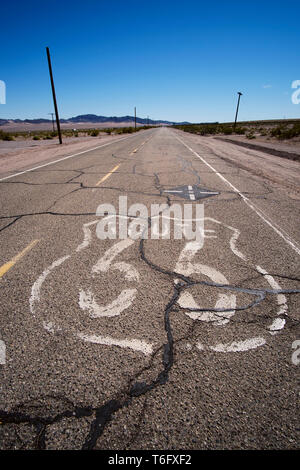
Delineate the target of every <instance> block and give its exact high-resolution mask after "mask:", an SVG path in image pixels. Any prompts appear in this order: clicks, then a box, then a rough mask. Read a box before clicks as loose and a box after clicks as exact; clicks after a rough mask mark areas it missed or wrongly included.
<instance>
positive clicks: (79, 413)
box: [0, 157, 300, 450]
mask: <svg viewBox="0 0 300 470" xmlns="http://www.w3.org/2000/svg"><path fill="white" fill-rule="evenodd" d="M118 158H120V157H118ZM186 170H187V171H186ZM183 171H186V172H187V173H190V174H194V175H195V176H196V177H197V178H198V182H200V176H199V175H198V173H197V172H195V171H194V170H193V168H192V166H191V165H189V164H187V163H183ZM133 172H134V173H133V174H136V173H135V172H136V165H135V166H134V168H133ZM78 176H79V175H76V176H75V177H73V178H71V179H70V180H69V181H68V182H67V183H64V184H81V185H82V183H76V182H73V181H72V180H73V179H75V178H76V177H78ZM152 177H153V178H154V186H155V188H156V189H157V190H158V191H159V196H160V197H163V198H164V199H166V200H167V203H168V206H169V207H170V205H171V201H170V198H169V196H167V195H163V194H162V192H163V186H162V185H161V183H160V178H159V174H158V173H154V174H153V176H152ZM57 184H58V183H57ZM80 189H89V187H83V186H81V187H79V188H76V189H74V190H72V191H71V192H70V193H68V194H66V195H64V196H61V197H60V198H59V199H57V200H56V201H55V203H54V204H56V203H57V202H58V201H59V200H60V199H62V198H63V197H66V196H67V195H69V194H72V193H73V192H75V191H79V190H80ZM99 189H100V188H99ZM101 189H118V190H120V189H119V188H107V187H102V188H101ZM127 192H128V191H127ZM133 192H135V193H138V194H145V193H142V192H139V191H133ZM156 196H158V195H157V194H156ZM54 204H53V205H54ZM53 205H52V206H50V208H51V207H53ZM163 212H164V211H161V212H160V214H162V213H163ZM45 214H48V215H55V216H57V215H58V216H82V215H83V216H89V215H94V212H93V213H88V212H86V213H78V214H68V213H56V212H52V211H50V210H49V209H48V210H46V211H42V212H36V213H31V214H21V215H16V216H9V217H8V216H7V217H1V218H2V219H6V218H12V217H14V220H13V221H12V222H10V223H9V224H8V225H7V226H5V227H3V228H2V229H1V230H0V231H3V230H4V229H6V228H7V227H9V226H11V225H12V224H14V223H15V222H17V221H18V220H20V219H21V218H23V217H29V216H35V215H45ZM151 223H152V220H151V218H148V227H151ZM139 256H140V259H141V260H142V261H143V262H144V263H146V264H147V265H148V266H149V267H150V268H151V269H152V270H154V271H156V272H160V273H161V274H164V275H166V276H168V277H169V279H170V280H171V282H172V287H173V293H172V296H171V297H170V299H169V300H168V302H167V304H166V305H165V308H164V328H165V333H166V340H167V341H166V343H164V344H163V345H161V346H160V347H159V348H157V349H156V351H154V353H153V354H152V355H151V358H150V361H149V364H148V365H147V366H144V367H143V368H142V369H141V370H139V371H138V372H136V373H135V374H134V375H133V376H132V377H130V378H129V381H128V384H127V387H126V388H124V389H123V390H122V391H120V392H119V393H118V394H117V395H116V396H115V397H113V398H112V399H110V400H108V401H106V402H105V403H104V404H101V405H100V406H99V407H91V406H80V405H75V404H73V403H71V402H70V400H68V399H67V398H65V397H63V400H64V401H67V402H68V404H69V408H67V409H65V410H64V411H62V412H60V413H57V414H56V415H54V416H51V415H49V416H32V415H30V414H28V413H26V412H20V411H5V410H0V420H1V421H2V423H3V424H16V425H18V424H29V425H33V426H34V428H35V430H36V436H35V448H36V449H46V447H47V436H46V434H47V428H48V426H51V425H53V424H54V423H57V422H60V421H61V420H63V419H64V418H73V419H82V418H84V417H91V416H93V417H94V419H93V421H92V423H91V425H90V429H89V432H88V434H87V435H86V437H85V441H84V443H83V445H82V449H84V450H88V449H93V448H95V446H96V444H97V441H98V439H99V438H100V437H101V435H102V434H103V432H104V430H105V429H106V426H107V424H108V423H109V422H110V421H111V420H112V419H113V417H114V415H115V414H116V413H117V411H119V410H120V409H122V408H124V407H125V406H129V405H130V404H131V402H132V401H133V400H134V399H135V398H136V397H140V396H143V395H145V396H147V394H148V393H149V392H151V391H152V390H153V389H154V388H156V387H158V386H162V385H164V384H166V383H167V382H168V379H169V373H170V371H171V369H172V367H173V365H174V346H175V345H176V344H177V343H180V342H181V341H183V340H184V339H187V338H190V336H191V335H192V334H193V331H194V329H195V328H196V326H197V325H199V321H197V320H192V324H191V325H190V326H189V327H188V331H187V333H186V334H185V335H183V336H181V337H180V338H179V339H177V340H174V337H173V330H172V326H171V319H170V315H171V313H172V312H178V311H180V310H185V311H187V310H192V311H199V312H203V311H211V312H218V313H222V312H224V313H225V312H228V311H231V310H232V308H207V307H205V308H201V309H200V308H199V309H195V308H193V309H189V308H184V309H182V307H181V306H180V305H179V304H178V300H179V297H180V294H181V293H182V292H183V291H184V290H185V289H189V288H192V287H194V286H197V285H203V286H208V287H212V288H217V289H221V290H222V289H223V290H233V291H236V292H242V293H246V294H250V295H254V296H255V297H256V298H255V300H253V301H252V302H251V303H249V304H248V305H244V306H239V307H236V308H235V310H237V311H245V310H249V309H251V308H252V307H254V306H256V305H258V304H260V303H261V302H262V301H264V300H265V299H266V298H267V295H268V294H270V295H278V294H281V293H282V294H299V293H300V290H298V289H251V288H245V287H238V286H232V285H224V284H217V283H213V282H206V281H196V280H194V279H192V278H191V277H189V276H185V275H183V274H180V273H177V272H176V271H171V270H168V269H164V268H162V267H160V266H158V265H156V264H154V263H153V262H152V261H151V260H150V259H148V257H147V256H146V253H145V240H144V239H141V240H140V242H139ZM261 275H262V276H264V274H261ZM272 276H278V277H282V278H285V279H287V280H293V281H297V282H299V281H300V280H299V279H298V278H296V277H290V276H285V275H282V274H272ZM175 279H180V281H181V282H178V283H177V284H176V283H174V280H175ZM264 317H265V315H260V316H259V317H258V316H256V317H255V319H254V320H253V322H256V323H257V321H258V320H260V319H261V318H264ZM220 318H222V316H220ZM224 318H226V317H224ZM272 318H273V317H272ZM243 321H244V320H243ZM158 354H162V357H161V366H162V367H161V369H160V371H159V372H158V374H157V376H156V378H154V379H153V380H152V381H150V382H149V383H147V382H144V381H138V380H139V377H141V376H142V374H143V372H145V371H146V370H151V368H152V367H153V362H154V359H155V358H156V357H157V355H158ZM44 398H45V397H44ZM27 405H28V404H27ZM25 406H26V404H21V405H18V406H17V407H14V408H13V410H14V409H15V408H17V409H18V408H22V407H25ZM145 407H146V405H145V403H144V405H143V408H142V412H141V414H140V419H139V422H140V423H141V422H142V416H143V412H144V411H145ZM137 433H138V431H136V433H135V434H134V436H133V437H132V438H131V440H130V441H129V443H128V444H127V446H130V445H131V444H132V442H133V441H134V439H135V436H136V435H137ZM18 439H20V436H19V435H18ZM21 441H22V440H21ZM24 445H26V443H25V444H24Z"/></svg>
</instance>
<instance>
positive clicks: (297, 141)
mask: <svg viewBox="0 0 300 470" xmlns="http://www.w3.org/2000/svg"><path fill="white" fill-rule="evenodd" d="M223 137H224V139H226V138H228V139H230V140H237V141H240V142H246V143H247V144H257V145H264V146H265V147H268V148H271V149H276V150H282V151H284V152H292V153H299V154H300V137H295V138H294V139H290V140H283V141H280V140H278V139H276V138H272V137H263V136H261V135H257V136H256V138H255V139H247V137H245V136H243V135H230V136H228V137H227V136H222V138H223Z"/></svg>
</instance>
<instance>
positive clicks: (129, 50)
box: [0, 0, 300, 122]
mask: <svg viewBox="0 0 300 470" xmlns="http://www.w3.org/2000/svg"><path fill="white" fill-rule="evenodd" d="M0 36H1V46H2V47H1V51H0V80H3V81H5V83H6V87H7V97H6V104H0V118H12V119H13V118H20V119H24V118H36V117H50V116H48V113H49V112H52V111H53V105H52V96H51V89H50V82H49V75H48V66H47V60H46V52H45V47H46V46H49V48H50V52H51V57H52V66H53V73H54V79H55V86H56V93H57V99H58V106H59V112H60V116H61V117H62V118H68V117H71V116H76V115H78V114H87V113H92V114H98V115H104V116H112V115H116V116H122V115H128V114H130V115H132V114H133V109H134V106H136V107H137V115H138V116H140V117H147V115H149V116H150V118H152V119H166V120H174V121H183V120H187V121H191V122H202V121H219V122H223V121H232V120H233V119H234V114H235V108H236V102H237V95H236V92H237V91H241V92H243V96H242V98H241V105H240V114H239V118H240V120H248V119H249V120H250V119H275V118H278V119H282V118H283V117H286V118H300V104H299V105H295V104H293V103H292V101H291V95H292V92H293V91H294V90H292V88H291V84H292V82H293V81H294V80H300V60H299V55H300V4H299V2H298V1H289V0H287V1H257V0H252V1H241V0H239V1H230V0H228V1H220V0H215V1H210V2H208V1H200V0H198V1H190V0H186V1H182V0H181V1H178V0H172V1H169V0H166V1H157V0H148V2H146V1H141V0H140V1H136V0H133V1H131V0H126V1H125V0H122V1H119V0H115V1H102V0H98V1H96V0H86V1H85V2H83V1H77V0H75V1H68V0H60V1H57V0H52V1H48V0H45V1H41V0H39V1H30V0H29V1H14V2H5V3H4V4H3V2H2V6H1V30H0Z"/></svg>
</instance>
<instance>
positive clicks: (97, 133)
mask: <svg viewBox="0 0 300 470" xmlns="http://www.w3.org/2000/svg"><path fill="white" fill-rule="evenodd" d="M99 132H100V131H99V129H93V130H92V131H91V132H90V135H91V136H92V137H97V136H98V135H99Z"/></svg>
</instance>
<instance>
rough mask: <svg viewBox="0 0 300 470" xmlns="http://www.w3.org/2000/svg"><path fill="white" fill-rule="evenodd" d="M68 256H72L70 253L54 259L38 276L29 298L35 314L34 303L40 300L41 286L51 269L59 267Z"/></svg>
mask: <svg viewBox="0 0 300 470" xmlns="http://www.w3.org/2000/svg"><path fill="white" fill-rule="evenodd" d="M68 258H70V255H67V256H63V257H62V258H59V259H57V260H56V261H54V262H53V263H52V264H51V266H49V267H48V268H47V269H45V271H43V272H42V274H41V275H40V276H39V277H38V278H37V280H36V281H35V283H34V284H33V286H32V289H31V296H30V299H29V305H30V310H31V313H32V314H33V315H35V313H34V304H35V302H38V301H39V300H40V292H41V287H42V285H43V282H44V281H45V279H46V277H47V276H49V274H50V273H51V271H53V269H55V268H57V266H60V265H61V264H62V263H63V262H64V261H66V259H68Z"/></svg>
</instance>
